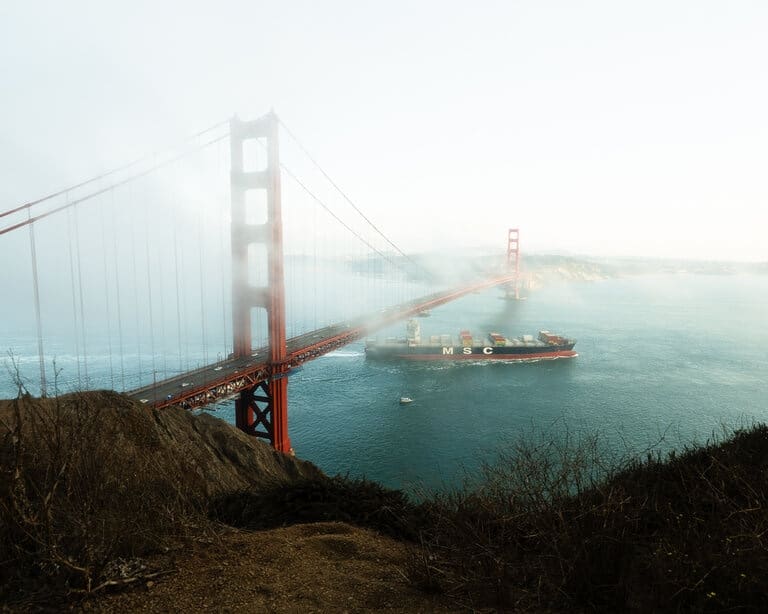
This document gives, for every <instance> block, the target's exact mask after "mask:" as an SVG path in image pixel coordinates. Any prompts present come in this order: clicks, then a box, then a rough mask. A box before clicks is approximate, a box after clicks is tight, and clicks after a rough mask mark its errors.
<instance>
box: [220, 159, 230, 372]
mask: <svg viewBox="0 0 768 614" xmlns="http://www.w3.org/2000/svg"><path fill="white" fill-rule="evenodd" d="M218 152H219V155H218V159H219V162H220V167H219V171H220V172H221V175H222V176H221V179H222V182H221V184H222V185H223V186H225V187H224V188H223V190H224V193H223V194H222V196H221V205H222V210H221V215H220V216H219V217H220V219H221V236H220V238H221V263H222V273H221V276H220V279H221V334H222V335H223V336H224V356H223V358H224V359H226V358H227V356H228V354H229V346H228V345H227V342H228V340H229V337H228V335H227V285H226V275H225V274H224V266H223V265H224V263H225V262H226V261H227V251H226V236H227V223H226V222H227V213H228V211H229V206H228V204H229V203H228V199H227V195H226V181H223V179H224V176H225V175H226V165H227V163H226V160H225V153H224V147H222V145H221V144H219V145H218Z"/></svg>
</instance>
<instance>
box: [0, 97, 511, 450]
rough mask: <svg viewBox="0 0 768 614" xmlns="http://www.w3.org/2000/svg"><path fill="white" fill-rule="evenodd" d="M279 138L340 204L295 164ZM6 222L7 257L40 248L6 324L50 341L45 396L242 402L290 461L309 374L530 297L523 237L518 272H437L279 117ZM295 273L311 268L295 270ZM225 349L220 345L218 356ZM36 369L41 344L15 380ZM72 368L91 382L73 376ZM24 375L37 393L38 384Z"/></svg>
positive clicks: (239, 415)
mask: <svg viewBox="0 0 768 614" xmlns="http://www.w3.org/2000/svg"><path fill="white" fill-rule="evenodd" d="M281 128H282V129H283V130H284V131H285V132H286V134H288V135H289V136H290V137H291V139H292V141H293V143H294V144H295V147H296V148H297V149H298V152H299V153H301V154H303V155H304V158H305V159H306V160H308V161H309V168H310V169H311V170H312V171H313V172H314V175H315V176H316V177H319V178H320V179H322V180H324V181H325V184H326V187H328V186H330V188H329V192H328V193H329V194H333V193H335V195H336V197H337V200H340V203H341V206H339V205H338V204H337V207H332V206H330V205H329V202H330V200H329V197H328V196H327V195H323V196H321V195H319V193H318V191H317V190H316V189H313V188H310V186H309V185H308V181H307V180H306V179H305V178H304V177H302V178H301V179H300V178H299V175H298V173H297V172H295V171H294V170H293V169H292V167H289V166H288V165H286V164H285V163H284V162H283V161H281V158H280V155H281V154H280V146H279V142H278V137H279V132H280V129H281ZM227 143H228V145H229V147H228V149H227V148H226V147H225V146H226V144H227ZM211 151H214V154H213V158H214V159H213V162H212V163H211V160H210V159H208V160H206V155H208V154H209V152H211ZM227 162H228V164H227ZM212 168H213V170H211V169H212ZM283 174H285V175H287V176H288V177H289V178H290V179H291V180H292V189H293V190H294V194H293V196H292V198H291V200H296V201H299V200H300V198H299V196H301V197H302V198H303V200H302V202H303V207H301V208H298V209H297V210H294V211H292V212H290V213H289V214H288V215H286V214H285V210H284V207H283V192H284V186H283V184H282V181H281V180H282V176H283ZM161 177H162V179H161ZM338 197H340V198H338ZM168 201H170V202H171V203H172V204H173V205H174V206H170V207H169V206H167V203H168ZM189 203H192V204H193V205H194V206H186V205H189ZM180 204H181V206H179V205H180ZM342 209H343V210H344V211H345V212H346V213H342ZM350 215H351V216H352V217H350ZM353 219H354V220H355V221H352V220H353ZM0 223H2V225H1V226H0V236H2V237H3V240H2V243H0V248H2V249H4V250H5V251H6V252H7V253H8V254H12V255H13V257H14V261H16V262H20V261H21V260H22V258H21V254H26V253H28V257H27V258H25V259H24V261H25V263H26V264H28V274H27V275H25V274H24V271H22V269H23V268H24V266H23V265H20V266H19V267H15V273H14V274H13V275H11V274H10V269H9V267H7V266H6V267H5V268H6V272H8V273H9V279H8V280H6V284H5V285H6V289H7V294H8V296H11V295H12V294H14V295H16V301H15V302H16V311H15V312H12V313H10V314H9V315H7V316H6V317H5V319H6V320H7V322H6V323H7V324H9V323H10V324H11V325H13V323H14V319H16V320H17V321H18V322H19V326H18V327H17V328H18V330H16V331H13V332H14V333H15V334H16V337H14V336H13V335H11V334H9V333H8V331H6V335H7V336H9V337H10V343H13V340H14V339H16V340H17V341H18V340H19V336H20V337H21V342H22V343H29V337H30V336H33V337H35V338H36V354H37V356H36V362H37V365H38V368H39V390H40V394H41V396H46V395H48V394H49V393H50V392H58V390H59V388H60V387H61V384H62V382H63V381H67V382H68V385H69V386H70V387H71V388H73V389H74V388H76V389H88V388H94V387H102V388H103V387H105V386H104V384H106V383H107V381H108V382H109V387H112V388H114V389H119V390H121V391H123V392H124V393H126V394H127V395H128V396H130V397H131V398H133V399H135V400H137V401H140V402H142V403H145V404H147V405H149V406H152V407H154V408H157V409H162V408H164V407H168V406H173V405H176V406H181V407H183V408H186V409H192V408H199V407H204V406H206V405H210V404H212V403H216V402H218V401H220V400H222V399H228V398H234V399H235V420H236V424H237V426H238V427H239V428H240V429H242V430H243V431H245V432H246V433H249V434H251V435H253V436H256V437H261V438H264V439H266V440H268V441H269V442H270V443H271V444H272V445H273V446H274V447H275V448H276V449H277V450H279V451H282V452H289V451H290V450H291V442H290V440H289V437H288V377H287V376H288V375H289V374H290V373H291V371H292V370H293V369H296V368H297V367H299V366H300V365H301V364H302V363H304V362H306V361H308V360H312V359H314V358H317V357H319V356H322V355H323V354H326V353H328V352H331V351H333V350H335V349H337V348H339V347H341V346H344V345H347V344H349V343H352V342H354V341H356V340H359V339H361V338H364V337H365V336H367V335H369V334H370V333H371V332H373V331H376V330H378V329H381V328H384V327H386V326H388V325H391V324H393V323H395V322H397V321H399V320H402V319H405V318H408V317H412V316H414V315H417V314H419V313H421V312H423V311H424V310H428V309H431V308H434V307H438V306H440V305H442V304H444V303H447V302H449V301H453V300H456V299H458V298H460V297H462V296H465V295H466V294H468V293H471V292H476V291H479V290H483V289H486V288H490V287H493V286H499V285H503V286H505V287H506V288H507V294H508V295H510V296H511V295H513V294H514V296H515V297H517V292H518V286H519V279H520V268H519V232H518V230H517V229H510V230H509V231H508V236H507V249H506V262H505V263H500V264H501V265H502V266H499V267H495V268H494V267H490V270H486V271H477V270H475V271H473V275H472V277H471V278H470V277H468V276H466V275H465V276H464V277H463V278H462V279H452V278H451V277H445V276H443V277H442V278H439V279H438V278H437V277H436V275H435V273H434V272H433V271H432V270H430V269H429V267H428V266H426V264H425V263H423V262H420V261H419V259H418V258H417V257H415V256H409V255H408V254H406V253H405V252H403V251H402V250H401V249H400V248H399V247H398V246H397V245H396V244H395V243H394V242H393V241H392V240H391V239H390V238H389V237H387V235H386V234H385V233H383V232H382V231H381V230H380V229H379V228H378V227H377V226H376V225H375V224H374V223H373V222H372V221H371V220H370V219H369V218H368V217H367V216H366V215H365V214H364V213H363V212H362V211H361V210H360V208H358V207H357V205H355V203H354V202H353V201H352V199H350V198H349V197H348V196H347V194H346V193H344V192H343V191H342V190H341V189H340V188H339V186H338V184H337V183H336V182H335V181H333V179H331V177H330V176H329V174H328V173H326V171H325V170H323V168H322V167H321V166H320V165H319V164H318V163H317V162H316V160H315V159H314V158H313V157H312V156H311V155H310V154H309V152H308V151H307V150H306V148H305V147H304V146H303V145H302V144H301V143H300V142H299V141H298V139H297V138H296V137H295V136H294V134H293V133H292V132H291V131H290V130H289V129H288V128H287V127H286V126H285V124H284V123H282V122H281V120H280V119H279V118H278V117H277V115H276V114H275V113H274V112H270V113H268V114H267V115H264V116H263V117H260V118H258V119H255V120H251V121H243V120H240V119H239V118H237V117H234V118H232V119H231V120H229V121H228V122H220V123H218V124H216V125H214V126H212V127H211V128H208V129H207V130H204V131H202V132H200V133H198V134H196V135H194V136H193V137H192V138H191V139H189V140H188V141H187V142H185V143H184V144H182V146H181V147H177V148H172V149H169V150H167V151H163V152H160V153H157V154H153V155H151V156H146V157H143V158H139V159H137V160H135V161H133V162H131V163H130V164H127V165H124V166H122V167H119V168H116V169H114V170H112V171H109V172H107V173H103V174H101V175H98V176H97V177H94V178H92V179H89V180H88V181H84V182H81V183H78V184H76V185H74V186H70V187H69V188H67V189H65V190H59V191H57V192H54V193H52V194H50V195H48V196H46V197H43V198H40V199H36V200H33V201H30V202H27V203H25V204H22V205H20V206H16V207H13V208H11V209H8V210H6V211H4V212H2V213H0ZM24 231H26V232H24ZM25 234H26V241H25V239H24V235H25ZM286 235H289V237H288V242H289V243H290V244H291V249H292V251H291V254H288V256H290V257H287V256H286ZM340 236H344V237H345V240H344V241H342V240H340V239H339V237H340ZM345 241H346V242H345ZM25 242H26V245H24V243H25ZM350 245H354V246H355V247H354V248H352V249H351V248H350ZM297 248H298V249H297ZM310 248H311V249H310ZM8 258H9V257H7V258H6V260H8ZM340 261H341V262H344V263H345V265H344V266H342V267H341V268H342V269H343V270H344V272H345V274H344V275H341V274H340V273H339V265H338V263H339V262H340ZM287 263H288V264H287ZM291 263H294V264H295V268H296V270H299V271H301V272H300V273H298V274H296V273H293V274H292V273H291ZM426 289H430V290H432V291H431V292H428V293H425V290H426ZM287 290H288V291H287ZM302 292H303V293H302ZM323 294H325V296H320V295H323ZM328 294H332V296H330V297H329V296H327V295H328ZM13 302H14V301H10V303H13ZM212 303H215V305H216V306H215V307H214V308H212V307H211V304H212ZM328 303H332V305H331V308H327V309H325V310H323V309H322V306H323V305H325V306H326V307H328ZM318 307H320V311H324V312H323V313H318ZM342 307H347V308H348V309H347V311H346V313H345V312H344V309H342ZM310 308H311V311H312V314H311V316H310V315H308V313H307V312H308V309H310ZM9 309H11V310H13V306H11V307H10V308H9ZM214 312H215V313H214ZM32 321H33V324H32ZM62 327H63V328H64V329H69V330H68V334H60V333H61V329H62ZM190 327H191V328H192V329H193V330H192V332H190V330H189V329H190ZM92 328H93V329H95V330H93V331H92V330H91V329H92ZM48 330H50V331H51V334H50V335H49V334H46V331H48ZM0 332H1V331H0ZM57 332H58V333H59V334H57ZM214 336H216V337H219V338H220V339H219V341H218V342H217V343H213V342H212V337H214ZM227 338H228V339H229V341H228V339H227ZM147 346H149V347H147ZM172 346H175V347H172ZM211 346H215V347H216V348H217V349H220V350H221V351H218V352H217V358H216V359H215V360H212V347H211ZM96 347H98V348H99V349H98V350H96V349H94V348H96ZM89 348H90V350H91V351H93V352H94V353H95V355H92V354H91V351H89ZM147 352H149V354H147ZM57 356H58V357H59V358H58V362H57V358H56V357H57ZM64 356H70V358H69V360H68V362H67V361H66V360H65V359H64V358H63V357H64ZM171 359H178V365H176V366H170V365H169V360H171ZM15 361H16V362H18V360H17V359H16V360H15ZM21 362H25V361H21ZM30 362H31V352H30V357H27V360H26V362H25V364H24V365H21V367H20V365H19V364H17V365H16V369H17V377H19V378H21V377H22V374H21V373H20V370H23V367H25V366H26V367H29V363H30ZM49 362H50V363H51V364H50V365H47V363H49ZM147 363H149V365H150V366H151V369H149V368H146V367H147ZM64 364H66V365H67V366H68V367H69V368H70V370H72V371H76V372H77V377H76V379H75V378H74V377H70V378H69V379H67V378H62V369H63V368H64V367H63V366H62V365H64ZM107 364H108V367H107ZM97 365H98V367H99V368H98V369H95V367H96V366H97ZM89 367H90V374H89ZM143 367H144V368H143ZM96 370H99V371H100V372H101V375H100V376H99V377H97V376H96V374H95V371H96ZM107 373H108V375H107ZM23 375H24V378H25V381H26V382H27V383H26V384H24V387H25V388H27V387H29V386H30V384H29V381H30V379H32V376H31V375H29V370H28V369H27V370H26V371H24V373H23ZM34 379H37V377H35V378H34ZM19 385H21V383H19Z"/></svg>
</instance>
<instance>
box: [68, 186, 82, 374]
mask: <svg viewBox="0 0 768 614" xmlns="http://www.w3.org/2000/svg"><path fill="white" fill-rule="evenodd" d="M67 200H69V195H67ZM67 238H68V239H69V250H68V251H69V281H70V289H71V290H72V319H73V320H74V323H75V359H76V360H77V386H78V388H79V387H80V386H81V383H82V376H81V374H80V331H79V329H78V325H77V299H76V298H75V261H74V258H73V257H72V215H71V211H70V210H69V209H67Z"/></svg>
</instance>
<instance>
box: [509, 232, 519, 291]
mask: <svg viewBox="0 0 768 614" xmlns="http://www.w3.org/2000/svg"><path fill="white" fill-rule="evenodd" d="M512 271H514V272H515V281H514V284H510V285H508V286H507V298H512V295H513V294H514V297H515V300H516V301H519V300H520V229H519V228H510V229H509V237H508V239H507V272H508V273H511V272H512Z"/></svg>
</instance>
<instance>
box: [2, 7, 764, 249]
mask: <svg viewBox="0 0 768 614" xmlns="http://www.w3.org/2000/svg"><path fill="white" fill-rule="evenodd" d="M767 33H768V2H765V1H764V0H760V1H758V0H755V1H746V0H729V1H727V2H726V1H724V0H720V1H706V0H695V1H694V0H686V1H683V0H677V1H676V0H664V1H657V0H644V1H643V2H639V1H636V2H628V1H624V2H622V1H616V0H612V1H609V0H603V1H598V0H584V1H574V0H560V1H546V0H538V1H533V0H530V1H528V2H522V1H520V2H515V1H511V0H510V1H506V2H481V1H478V2H474V3H470V2H451V1H445V0H443V1H440V2H437V1H424V2H416V1H414V2H402V1H393V0H388V1H387V2H367V1H351V0H350V1H346V2H341V1H326V2H319V1H316V2H308V1H307V2H291V1H282V2H277V1H275V2H260V1H258V0H253V1H249V2H233V1H227V0H219V1H217V2H192V1H185V2H160V1H157V0H155V1H152V2H145V1H141V0H132V1H131V2H110V1H104V0H102V1H98V2H97V1H94V2H85V1H82V0H68V1H66V2H61V1H55V2H53V1H52V2H42V1H38V2H36V1H31V0H2V2H0V79H2V95H1V96H0V164H1V165H2V169H3V170H2V176H3V181H2V182H0V183H1V184H2V185H0V210H5V209H7V208H9V207H11V206H13V205H16V204H19V203H21V202H24V201H26V200H29V199H32V198H35V197H37V196H40V195H42V194H45V193H47V192H49V191H52V190H55V189H58V188H61V187H63V186H64V185H67V184H68V183H72V182H76V181H79V180H82V179H84V178H87V177H89V176H91V175H94V174H96V173H98V172H100V171H102V170H104V169H106V168H111V167H114V166H117V165H119V164H121V163H123V162H125V161H128V160H130V159H132V158H134V157H136V156H138V155H141V154H143V153H146V152H149V151H153V150H155V149H157V148H158V147H162V146H164V145H166V144H167V143H169V142H174V141H175V140H178V139H180V138H182V137H184V136H187V135H190V134H192V133H194V132H196V131H198V130H200V129H203V128H205V127H207V126H209V125H211V124H213V123H215V122H217V121H220V120H223V119H226V118H227V117H229V116H230V115H231V114H233V113H234V112H237V113H239V114H240V116H241V117H246V118H250V117H256V116H258V115H261V114H262V113H264V112H266V111H268V110H269V109H270V108H271V107H274V109H275V110H276V111H277V113H278V114H279V115H280V116H281V117H282V118H283V120H284V121H285V122H286V124H288V125H289V126H290V127H291V128H292V130H293V131H294V132H295V133H296V134H297V135H298V136H299V137H300V138H301V139H302V141H303V143H304V144H305V145H306V146H307V148H308V149H309V150H310V151H311V152H312V153H313V155H314V156H315V157H316V158H317V159H318V160H319V161H320V162H321V163H322V164H323V166H324V167H325V168H326V170H327V171H328V172H329V173H330V174H331V175H332V176H333V177H334V179H335V180H336V181H337V182H338V183H339V184H340V185H341V186H342V187H343V188H344V189H345V191H346V192H347V193H348V194H349V195H350V196H351V197H352V198H353V199H354V200H355V201H356V202H357V203H358V205H359V206H360V207H361V208H362V209H364V211H365V212H366V214H367V215H368V216H369V217H370V218H371V219H373V220H374V221H376V222H378V223H379V225H380V226H381V227H382V229H384V230H385V232H387V234H388V235H390V236H391V237H392V238H393V239H394V240H395V241H396V242H398V243H399V244H400V245H401V246H402V247H403V248H405V249H406V250H420V249H425V248H428V247H436V246H440V247H449V246H452V245H497V246H499V247H501V246H502V245H503V242H504V240H505V231H506V228H508V227H509V226H520V227H521V228H522V244H523V248H524V249H529V250H538V251H561V252H563V251H569V252H575V253H582V254H596V255H630V256H631V255H636V256H640V255H651V256H674V257H691V258H722V259H731V260H736V259H744V260H768V247H766V245H767V244H768V240H766V237H767V236H768V235H767V232H766V228H767V227H768V224H767V222H768V213H766V208H765V206H766V202H768V173H766V167H767V166H768V164H767V163H768V34H767Z"/></svg>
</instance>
